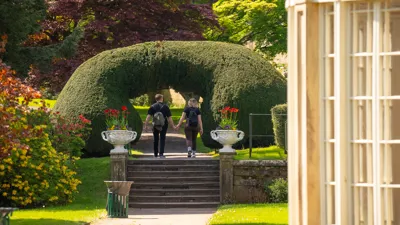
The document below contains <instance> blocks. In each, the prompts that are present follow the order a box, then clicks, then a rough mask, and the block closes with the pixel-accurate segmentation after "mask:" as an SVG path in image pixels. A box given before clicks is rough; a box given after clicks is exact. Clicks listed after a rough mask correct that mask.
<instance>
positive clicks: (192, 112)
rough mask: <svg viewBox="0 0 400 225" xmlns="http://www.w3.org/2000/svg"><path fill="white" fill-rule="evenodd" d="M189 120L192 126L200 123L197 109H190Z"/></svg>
mask: <svg viewBox="0 0 400 225" xmlns="http://www.w3.org/2000/svg"><path fill="white" fill-rule="evenodd" d="M188 121H189V126H190V127H197V125H198V124H199V119H198V117H197V113H196V109H195V108H192V109H190V112H189V115H188Z"/></svg>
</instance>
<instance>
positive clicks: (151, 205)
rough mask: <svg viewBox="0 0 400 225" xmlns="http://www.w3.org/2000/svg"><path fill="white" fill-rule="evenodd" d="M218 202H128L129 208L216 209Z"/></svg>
mask: <svg viewBox="0 0 400 225" xmlns="http://www.w3.org/2000/svg"><path fill="white" fill-rule="evenodd" d="M219 204H220V202H219V201H218V202H132V201H130V202H129V207H130V208H216V207H218V206H219Z"/></svg>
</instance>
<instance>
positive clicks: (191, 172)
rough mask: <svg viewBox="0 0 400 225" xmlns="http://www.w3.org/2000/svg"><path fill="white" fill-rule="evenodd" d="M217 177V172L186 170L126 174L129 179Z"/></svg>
mask: <svg viewBox="0 0 400 225" xmlns="http://www.w3.org/2000/svg"><path fill="white" fill-rule="evenodd" d="M193 175H195V176H199V177H204V176H219V170H201V171H196V170H188V171H131V172H128V177H130V178H132V179H133V178H140V177H158V176H160V177H189V176H193Z"/></svg>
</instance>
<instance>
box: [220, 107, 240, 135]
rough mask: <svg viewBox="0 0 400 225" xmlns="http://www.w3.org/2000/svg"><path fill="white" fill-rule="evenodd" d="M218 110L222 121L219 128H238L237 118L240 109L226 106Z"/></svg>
mask: <svg viewBox="0 0 400 225" xmlns="http://www.w3.org/2000/svg"><path fill="white" fill-rule="evenodd" d="M218 112H220V113H221V121H220V122H219V125H218V128H217V129H221V130H236V128H237V124H238V121H237V119H236V118H237V113H238V112H239V109H237V108H233V107H232V108H231V107H229V106H226V107H225V108H223V109H220V110H218Z"/></svg>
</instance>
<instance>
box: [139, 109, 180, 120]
mask: <svg viewBox="0 0 400 225" xmlns="http://www.w3.org/2000/svg"><path fill="white" fill-rule="evenodd" d="M134 107H135V109H136V111H137V112H138V113H139V115H140V118H141V119H142V121H145V120H146V116H147V111H148V110H149V106H134ZM170 110H171V114H172V120H173V121H174V123H175V124H176V123H178V122H179V119H180V118H181V115H182V112H183V108H170Z"/></svg>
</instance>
